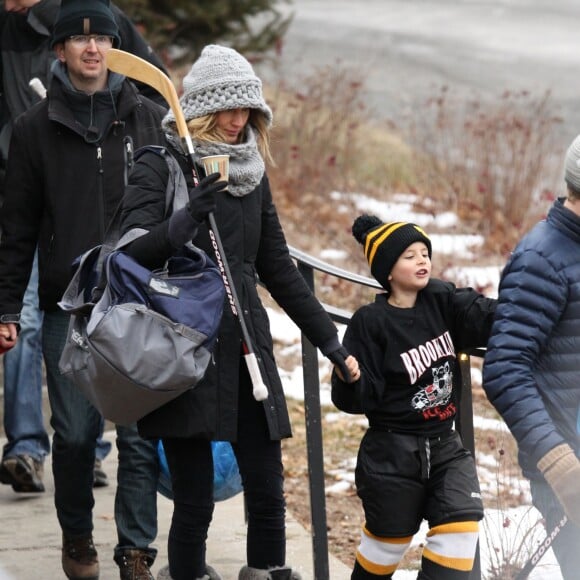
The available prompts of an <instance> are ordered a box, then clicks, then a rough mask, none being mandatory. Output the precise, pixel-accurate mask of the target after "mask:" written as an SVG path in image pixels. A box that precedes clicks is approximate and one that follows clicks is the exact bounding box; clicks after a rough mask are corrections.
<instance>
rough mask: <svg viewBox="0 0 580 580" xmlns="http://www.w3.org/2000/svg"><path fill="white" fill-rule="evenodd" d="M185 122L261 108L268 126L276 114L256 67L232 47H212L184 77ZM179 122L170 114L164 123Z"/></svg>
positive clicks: (182, 106) (182, 98)
mask: <svg viewBox="0 0 580 580" xmlns="http://www.w3.org/2000/svg"><path fill="white" fill-rule="evenodd" d="M180 103H181V108H182V109H183V113H184V115H185V119H186V120H187V121H189V120H190V119H196V118H197V117H203V116H204V115H209V114H211V113H216V112H218V111H225V110H228V109H246V108H247V109H258V110H259V111H261V112H262V113H263V114H264V116H265V118H266V120H267V122H268V125H269V124H271V123H272V111H271V109H270V107H268V105H267V104H266V101H264V97H263V96H262V81H261V80H260V79H259V78H258V77H257V76H256V74H255V73H254V69H253V68H252V65H251V64H250V63H249V62H248V61H247V60H246V59H245V58H244V57H243V56H242V55H241V54H240V53H239V52H236V51H235V50H234V49H232V48H227V47H225V46H219V45H217V44H209V45H208V46H206V47H205V48H204V49H203V50H202V52H201V55H200V57H199V58H198V59H197V60H196V61H195V62H194V63H193V66H192V67H191V70H190V71H189V72H188V73H187V75H185V77H184V78H183V95H182V97H181V99H180ZM169 122H175V117H174V116H173V113H171V112H169V113H168V114H167V115H166V117H165V119H164V120H163V125H164V126H166V124H167V123H169Z"/></svg>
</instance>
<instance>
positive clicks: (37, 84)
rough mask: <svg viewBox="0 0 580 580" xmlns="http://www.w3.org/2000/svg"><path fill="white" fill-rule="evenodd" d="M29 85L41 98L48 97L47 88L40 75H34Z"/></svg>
mask: <svg viewBox="0 0 580 580" xmlns="http://www.w3.org/2000/svg"><path fill="white" fill-rule="evenodd" d="M28 86H29V87H30V88H31V89H32V90H33V91H34V92H35V93H36V94H37V95H38V96H39V97H40V98H41V99H46V88H45V87H44V85H43V84H42V81H41V80H40V79H39V78H38V77H34V78H32V79H30V80H29V81H28Z"/></svg>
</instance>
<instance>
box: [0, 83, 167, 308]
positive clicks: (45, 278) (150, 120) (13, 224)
mask: <svg viewBox="0 0 580 580" xmlns="http://www.w3.org/2000/svg"><path fill="white" fill-rule="evenodd" d="M49 94H50V97H49V99H48V100H45V101H43V102H41V103H39V104H37V105H35V106H34V107H33V108H32V109H30V110H29V111H27V112H26V113H24V114H23V115H22V116H20V117H19V118H18V119H17V120H16V123H15V125H14V132H13V138H12V142H11V145H10V147H11V148H10V154H9V159H10V161H9V165H8V171H7V175H6V200H5V202H4V206H3V210H2V216H1V229H2V232H3V233H2V241H1V243H0V315H2V314H15V313H19V312H20V309H21V307H22V297H23V295H24V290H25V288H26V285H27V282H28V277H29V275H30V269H31V266H32V261H33V257H34V252H35V249H36V246H37V244H38V249H39V272H40V282H39V298H40V308H41V309H43V310H56V309H57V308H58V306H57V302H58V301H59V300H60V298H61V296H62V294H63V292H64V290H65V289H66V286H67V285H68V282H69V281H70V278H71V274H72V263H73V261H74V259H75V258H77V256H79V255H80V254H82V253H83V252H85V251H86V250H88V249H90V248H92V247H93V246H96V245H98V244H100V243H101V242H102V241H103V236H104V233H105V230H106V228H107V226H108V224H109V222H110V221H111V218H112V216H113V214H114V211H115V209H116V207H117V205H118V204H119V202H120V200H121V197H122V194H123V190H124V170H125V155H124V138H125V136H127V135H129V136H131V137H132V138H133V141H134V146H135V148H137V147H140V146H142V145H147V144H159V143H161V141H162V134H161V129H160V125H161V119H162V117H163V114H164V109H163V108H162V107H160V106H159V105H157V104H155V103H153V102H152V101H149V100H148V99H147V98H146V97H143V96H142V95H139V93H138V92H137V89H136V88H135V86H134V85H133V84H131V83H130V82H129V81H127V80H125V81H124V82H123V86H122V88H121V91H120V93H119V96H118V98H117V102H116V104H115V107H116V113H117V120H116V121H114V122H113V123H112V124H111V126H110V127H109V129H108V130H107V131H106V133H105V135H104V137H103V138H102V139H101V141H99V142H97V143H92V142H88V141H87V140H86V139H85V132H86V131H85V130H84V129H83V128H82V127H80V125H79V124H78V123H77V122H76V121H75V119H74V118H73V115H72V113H71V110H70V108H69V107H68V106H67V102H66V97H65V95H64V92H63V88H62V85H61V83H60V82H59V81H58V80H56V79H53V81H52V83H51V86H50V91H49Z"/></svg>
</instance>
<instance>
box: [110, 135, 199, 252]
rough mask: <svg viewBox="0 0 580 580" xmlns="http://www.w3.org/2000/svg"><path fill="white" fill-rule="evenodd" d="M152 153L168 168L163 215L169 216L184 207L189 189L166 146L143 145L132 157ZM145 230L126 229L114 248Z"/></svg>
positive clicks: (141, 234)
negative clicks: (162, 160) (161, 159)
mask: <svg viewBox="0 0 580 580" xmlns="http://www.w3.org/2000/svg"><path fill="white" fill-rule="evenodd" d="M147 152H149V153H154V154H156V155H159V156H160V157H163V159H164V160H165V162H166V163H167V167H168V169H169V179H168V180H167V187H166V189H165V217H166V218H167V217H169V216H170V215H171V214H172V213H173V212H175V211H177V210H179V209H181V208H182V207H185V206H186V205H187V203H188V202H189V190H188V187H187V182H186V180H185V175H183V171H182V170H181V167H180V165H179V162H178V161H177V159H175V157H174V156H173V155H172V154H171V152H170V151H168V149H167V148H166V147H162V146H160V145H145V146H144V147H140V148H139V149H137V151H135V156H134V159H135V161H137V160H138V159H139V158H140V157H142V156H143V154H144V153H147ZM146 233H148V232H147V230H145V229H142V228H135V229H132V230H130V231H128V232H127V233H126V234H125V235H124V236H122V238H121V239H120V240H119V241H118V242H117V244H116V246H115V249H117V250H118V249H120V248H122V247H124V246H127V245H129V244H130V243H131V242H133V241H134V240H136V239H137V238H139V237H140V236H143V235H145V234H146Z"/></svg>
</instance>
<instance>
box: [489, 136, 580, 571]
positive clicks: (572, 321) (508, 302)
mask: <svg viewBox="0 0 580 580" xmlns="http://www.w3.org/2000/svg"><path fill="white" fill-rule="evenodd" d="M565 180H566V184H567V188H568V190H567V197H563V198H560V199H557V200H556V201H555V202H554V204H553V206H552V207H551V208H550V211H549V213H548V216H547V218H546V219H545V220H543V221H541V222H540V223H538V224H536V226H535V227H534V228H533V229H532V230H531V231H530V232H529V233H528V234H527V235H526V236H525V237H524V238H523V239H522V240H521V241H520V243H519V244H518V245H517V247H516V249H515V250H514V252H513V254H512V256H511V257H510V259H509V261H508V263H507V265H506V267H505V269H504V271H503V273H502V277H501V281H500V286H499V297H498V300H499V301H498V306H497V310H496V315H495V320H494V324H493V327H492V333H491V338H490V340H489V343H488V347H487V354H486V356H485V361H484V367H483V384H484V389H485V391H486V393H487V396H488V398H489V400H490V401H491V403H492V404H493V405H494V407H495V408H496V409H497V410H498V412H499V413H500V414H501V415H502V417H503V419H504V420H505V422H506V423H507V425H508V427H509V428H510V430H511V432H512V434H513V435H514V437H515V439H516V440H517V443H518V447H519V462H520V465H521V467H522V470H523V472H524V475H525V476H526V477H528V478H529V479H530V483H531V491H532V498H533V503H534V505H535V506H536V507H537V508H538V510H539V511H540V512H541V513H542V515H543V516H544V518H545V520H546V526H547V528H548V530H553V529H554V528H555V527H556V526H560V525H561V524H562V521H563V518H564V516H567V518H568V520H569V521H568V523H567V524H566V525H565V526H564V527H563V528H562V530H561V531H560V533H559V534H558V535H557V536H556V537H555V539H554V541H553V543H552V547H553V549H554V553H555V555H556V558H557V559H558V563H559V564H560V568H561V571H562V575H563V577H564V578H565V579H566V580H568V579H572V578H574V579H577V578H578V569H579V568H580V550H578V546H580V460H579V459H578V457H579V456H580V135H579V136H578V137H576V139H575V140H574V141H573V142H572V144H571V145H570V147H569V148H568V151H567V153H566V161H565Z"/></svg>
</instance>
